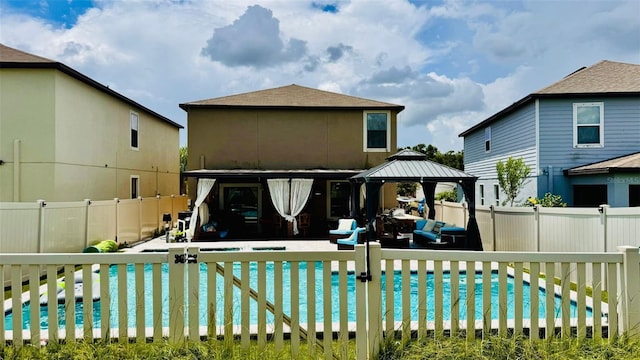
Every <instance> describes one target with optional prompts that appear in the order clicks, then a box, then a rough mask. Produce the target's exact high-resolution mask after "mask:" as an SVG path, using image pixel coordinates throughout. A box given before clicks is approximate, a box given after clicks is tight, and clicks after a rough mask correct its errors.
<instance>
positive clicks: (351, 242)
mask: <svg viewBox="0 0 640 360" xmlns="http://www.w3.org/2000/svg"><path fill="white" fill-rule="evenodd" d="M366 229H367V228H363V227H357V228H355V229H354V230H353V232H352V233H351V235H350V236H349V237H348V238H344V239H338V240H337V243H338V250H353V248H354V247H355V246H356V244H358V238H359V235H360V233H364V231H365V230H366Z"/></svg>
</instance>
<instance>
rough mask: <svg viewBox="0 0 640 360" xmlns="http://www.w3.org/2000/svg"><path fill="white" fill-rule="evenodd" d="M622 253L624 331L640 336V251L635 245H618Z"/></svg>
mask: <svg viewBox="0 0 640 360" xmlns="http://www.w3.org/2000/svg"><path fill="white" fill-rule="evenodd" d="M618 251H619V252H621V253H622V255H623V260H622V267H623V274H624V277H623V278H622V282H623V283H622V286H620V290H621V291H622V301H623V304H622V310H623V312H624V313H623V314H622V316H621V318H622V324H623V325H622V331H623V334H626V335H628V336H630V337H640V282H638V279H640V251H639V249H638V247H635V246H618Z"/></svg>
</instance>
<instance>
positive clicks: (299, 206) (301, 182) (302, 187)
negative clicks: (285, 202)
mask: <svg viewBox="0 0 640 360" xmlns="http://www.w3.org/2000/svg"><path fill="white" fill-rule="evenodd" d="M312 187H313V179H291V218H292V220H290V219H289V218H287V220H288V221H293V235H298V222H297V221H296V216H298V214H300V212H302V210H303V209H304V206H305V205H306V204H307V200H309V195H311V188H312Z"/></svg>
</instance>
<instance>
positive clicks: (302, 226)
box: [298, 213, 311, 237]
mask: <svg viewBox="0 0 640 360" xmlns="http://www.w3.org/2000/svg"><path fill="white" fill-rule="evenodd" d="M310 229H311V215H309V213H302V214H300V215H298V230H300V234H302V236H303V237H307V236H309V230H310Z"/></svg>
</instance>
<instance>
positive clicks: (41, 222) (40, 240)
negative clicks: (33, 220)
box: [36, 200, 47, 254]
mask: <svg viewBox="0 0 640 360" xmlns="http://www.w3.org/2000/svg"><path fill="white" fill-rule="evenodd" d="M36 202H37V203H38V245H37V249H36V252H37V253H38V254H39V253H41V252H42V243H43V242H44V239H43V237H44V227H45V218H44V217H45V214H44V207H45V206H47V203H46V202H45V201H44V200H38V201H36Z"/></svg>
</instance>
